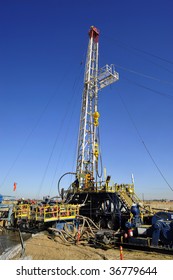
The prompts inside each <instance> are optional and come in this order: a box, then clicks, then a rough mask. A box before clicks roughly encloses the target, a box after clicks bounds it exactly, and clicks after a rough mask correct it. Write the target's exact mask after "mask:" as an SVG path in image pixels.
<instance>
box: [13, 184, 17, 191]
mask: <svg viewBox="0 0 173 280" xmlns="http://www.w3.org/2000/svg"><path fill="white" fill-rule="evenodd" d="M16 187H17V183H14V185H13V191H15V190H16Z"/></svg>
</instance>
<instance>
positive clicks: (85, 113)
mask: <svg viewBox="0 0 173 280" xmlns="http://www.w3.org/2000/svg"><path fill="white" fill-rule="evenodd" d="M99 35H100V32H99V30H98V29H97V28H96V27H94V26H91V28H90V31H89V44H88V51H87V58H86V65H85V76H84V89H83V98H82V108H81V116H80V128H79V136H78V151H77V165H76V174H77V179H78V182H79V188H84V187H85V186H86V183H87V182H88V181H92V180H93V181H94V180H96V178H97V170H98V157H99V136H98V125H99V122H98V119H99V116H100V114H99V112H98V91H99V90H100V89H102V88H104V87H106V86H107V85H110V84H111V83H113V82H116V81H117V80H118V79H119V75H118V73H117V72H115V70H114V67H113V65H111V66H109V65H106V66H104V67H103V68H101V69H100V70H99V69H98V50H99Z"/></svg>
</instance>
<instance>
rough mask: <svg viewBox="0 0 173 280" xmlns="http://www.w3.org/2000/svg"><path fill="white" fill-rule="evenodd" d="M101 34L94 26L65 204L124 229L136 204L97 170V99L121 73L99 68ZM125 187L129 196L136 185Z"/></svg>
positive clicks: (108, 67) (108, 68) (98, 152)
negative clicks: (72, 177)
mask: <svg viewBox="0 0 173 280" xmlns="http://www.w3.org/2000/svg"><path fill="white" fill-rule="evenodd" d="M99 35H100V31H99V30H98V29H97V28H96V27H94V26H91V28H90V30H89V43H88V50H87V58H86V64H85V75H84V89H83V97H82V106H81V116H80V126H79V135H78V148H77V163H76V172H75V173H74V174H75V176H76V177H75V180H74V182H73V183H72V184H71V186H70V187H69V189H68V190H67V191H66V198H65V202H66V203H71V204H78V205H80V214H81V215H83V216H87V217H90V218H91V219H92V220H93V221H95V222H98V223H99V224H100V226H101V227H103V228H107V227H108V228H110V229H115V228H119V227H120V226H121V223H122V222H123V219H124V221H126V220H127V215H129V213H128V212H127V211H126V210H127V209H126V208H128V207H129V210H130V207H131V205H130V203H131V202H133V201H132V200H131V199H130V203H129V206H128V201H127V199H129V196H127V195H126V198H123V199H122V197H120V195H119V194H120V192H117V190H118V188H119V189H120V186H119V185H116V184H114V185H112V186H110V179H111V176H105V178H104V179H103V176H102V174H99V171H98V170H99V163H100V162H101V156H100V146H99V145H100V139H99V117H100V114H99V110H98V97H99V93H100V91H101V90H102V89H103V88H105V87H106V86H109V85H111V84H112V83H114V82H117V81H118V80H119V74H118V73H117V72H116V71H115V69H114V65H113V64H111V65H108V64H107V65H105V66H104V67H102V68H101V69H99V67H98V64H99V63H98V59H99ZM101 169H102V168H101ZM101 173H103V172H101ZM66 174H67V173H66ZM64 175H65V174H64ZM58 185H59V183H58ZM123 187H124V188H125V190H126V191H127V189H128V191H129V193H132V192H133V185H123ZM58 188H59V187H58ZM121 189H122V188H121ZM126 191H125V193H126ZM59 192H60V191H59ZM122 210H123V211H124V214H123V216H124V218H123V217H122Z"/></svg>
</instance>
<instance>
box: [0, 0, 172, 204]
mask: <svg viewBox="0 0 173 280" xmlns="http://www.w3.org/2000/svg"><path fill="white" fill-rule="evenodd" d="M172 10H173V3H172V1H171V0H170V1H169V0H164V1H161V0H150V1H142V0H141V1H139V0H138V1H137V0H132V1H127V0H124V1H123V0H122V1H115V0H108V1H90V0H85V1H75V0H74V1H70V0H63V1H61V0H50V1H46V0H33V1H32V0H18V1H17V0H16V1H14V0H13V1H12V0H11V1H10V0H6V1H1V2H0V38H1V44H0V62H1V63H0V97H1V102H0V127H1V129H0V158H1V163H0V193H2V194H6V195H14V194H15V195H16V196H17V197H30V198H35V197H42V196H44V195H50V196H54V195H57V182H58V180H59V178H60V176H61V175H62V174H64V173H65V172H68V171H75V166H76V149H77V136H78V127H79V117H80V108H81V98H82V91H83V80H84V78H83V77H84V65H85V58H86V51H87V46H88V30H89V28H90V26H91V25H95V26H96V27H97V28H99V29H100V39H99V66H100V67H102V66H104V65H105V64H114V65H115V66H116V70H117V71H118V72H119V75H120V80H119V81H118V82H117V83H115V84H113V85H111V86H109V87H107V88H105V89H104V90H102V91H101V92H100V94H99V112H100V116H101V117H100V136H101V151H102V159H103V165H104V167H106V169H107V174H110V175H111V178H112V181H113V182H116V183H131V174H132V173H133V175H134V178H135V188H136V193H137V194H138V195H139V197H142V195H144V198H146V199H152V198H170V199H173V192H172V190H171V188H172V189H173V172H172V167H173V129H172V128H173V81H172V76H173V52H172V49H173V33H172V28H173V17H172ZM72 180H73V177H71V176H69V177H68V178H66V179H64V180H62V182H61V186H62V187H65V188H66V187H68V186H69V184H70V182H72ZM14 182H17V190H16V192H13V183H14Z"/></svg>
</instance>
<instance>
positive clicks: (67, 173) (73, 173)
mask: <svg viewBox="0 0 173 280" xmlns="http://www.w3.org/2000/svg"><path fill="white" fill-rule="evenodd" d="M69 174H72V175H76V172H66V173H64V174H63V175H62V176H61V177H60V178H59V180H58V194H59V196H60V197H61V198H62V195H61V192H60V181H61V179H62V178H63V177H64V176H66V175H69Z"/></svg>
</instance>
